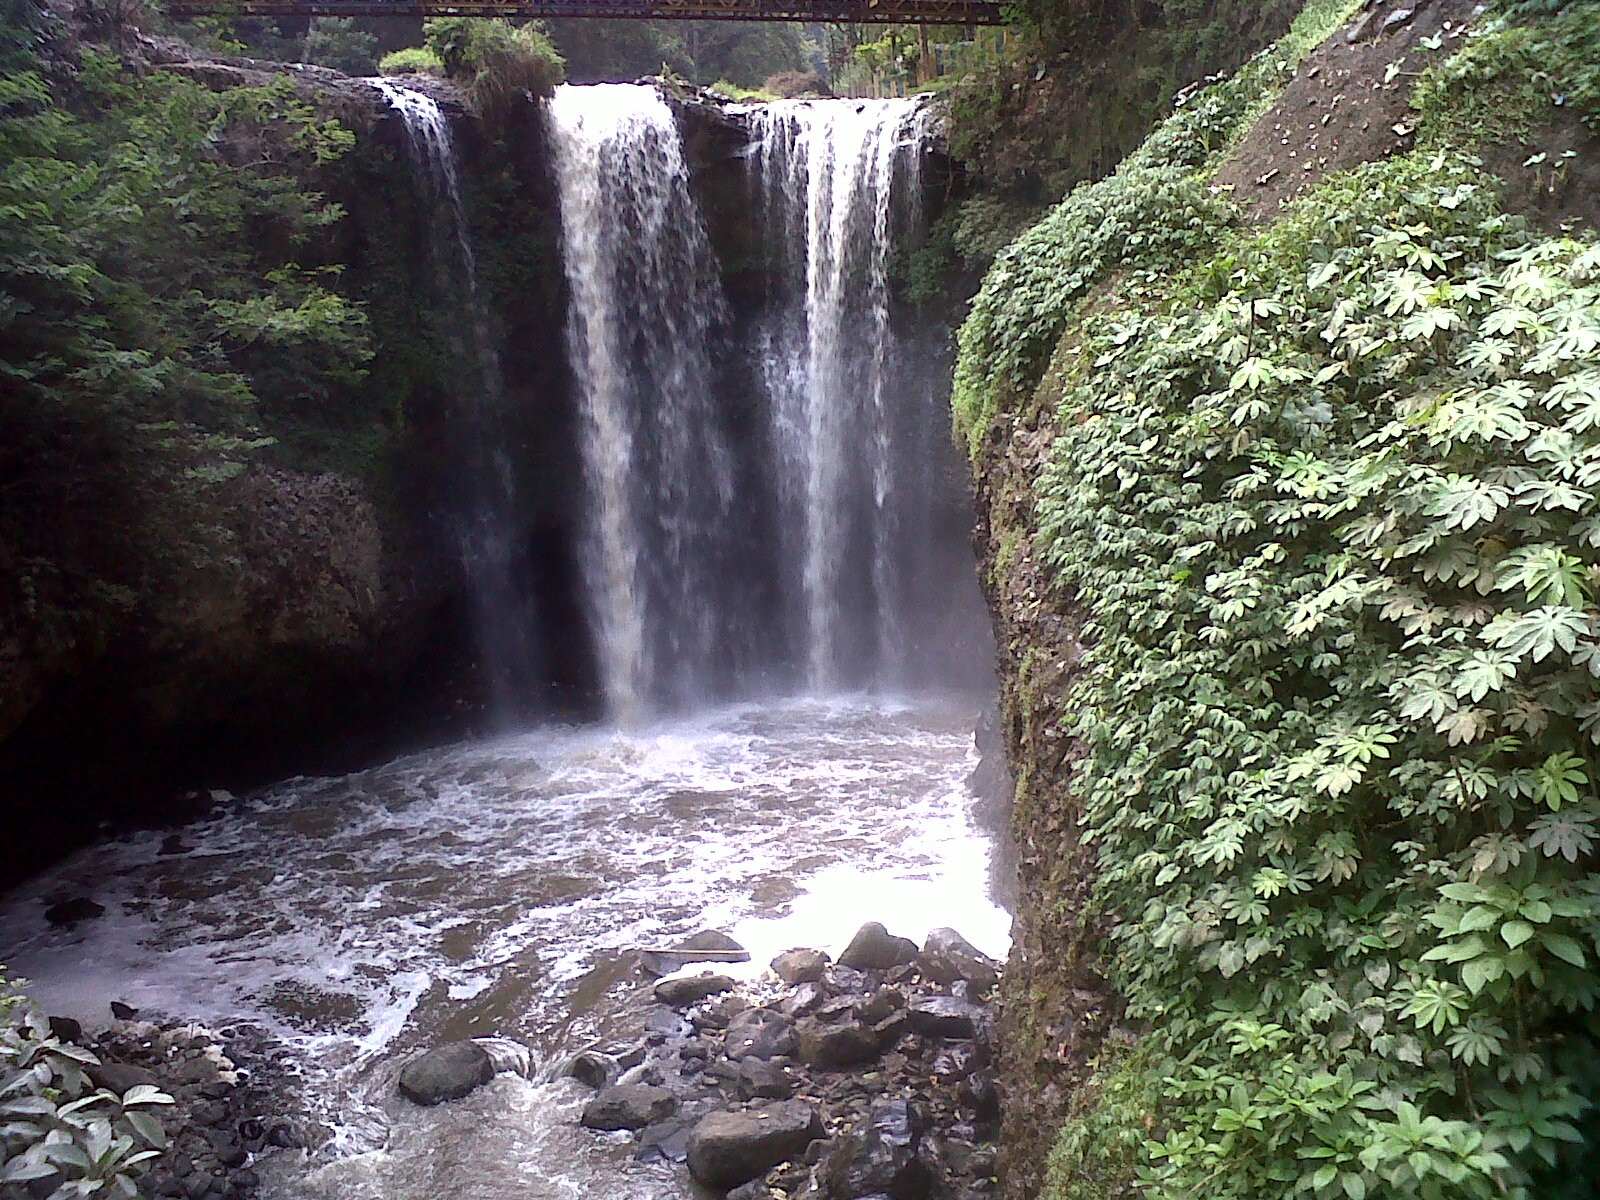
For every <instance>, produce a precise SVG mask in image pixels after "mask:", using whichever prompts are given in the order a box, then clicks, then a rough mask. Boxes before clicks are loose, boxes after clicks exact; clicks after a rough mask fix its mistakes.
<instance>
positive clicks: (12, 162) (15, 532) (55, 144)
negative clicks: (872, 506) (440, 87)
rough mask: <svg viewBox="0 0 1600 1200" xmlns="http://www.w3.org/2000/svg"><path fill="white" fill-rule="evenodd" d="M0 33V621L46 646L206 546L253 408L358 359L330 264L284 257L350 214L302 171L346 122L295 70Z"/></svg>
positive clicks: (43, 34) (356, 330)
mask: <svg viewBox="0 0 1600 1200" xmlns="http://www.w3.org/2000/svg"><path fill="white" fill-rule="evenodd" d="M3 25H4V23H3V22H0V26H3ZM0 34H4V35H5V37H4V39H0V108H3V109H4V111H5V114H6V115H5V119H4V120H0V293H3V294H4V295H5V297H6V302H5V317H4V319H3V320H0V477H3V478H4V479H5V480H6V489H7V491H6V501H5V503H4V504H0V544H3V545H4V546H5V553H4V554H0V623H4V624H6V625H7V627H8V628H9V629H11V630H13V631H16V632H17V633H18V634H19V635H20V636H22V637H23V638H24V639H26V642H27V645H28V649H29V651H30V652H37V653H38V655H39V657H40V658H41V659H43V660H45V661H48V660H49V659H50V658H52V657H53V656H54V655H56V654H59V653H63V652H71V653H92V652H93V648H94V646H95V645H96V644H97V639H98V638H100V637H102V636H103V634H104V631H105V629H106V628H108V627H109V626H110V625H111V624H112V623H114V622H115V621H116V620H118V619H119V617H120V614H121V613H122V612H124V611H126V610H127V609H128V608H129V607H131V606H132V605H133V604H135V603H137V602H138V600H139V599H140V598H141V596H145V595H154V594H157V592H158V590H159V589H160V587H161V586H162V585H161V582H160V581H162V580H163V579H167V578H170V576H171V575H172V574H173V573H175V572H181V571H184V570H189V569H201V568H203V567H204V566H205V565H208V564H210V563H213V562H215V561H216V560H217V558H218V557H219V556H220V554H221V548H220V547H219V546H218V544H217V543H218V540H219V539H220V538H222V537H223V536H224V534H223V533H222V531H221V530H220V528H219V526H218V525H217V524H216V523H215V521H214V520H213V519H212V517H213V514H214V513H215V511H216V509H215V507H214V505H215V504H216V497H217V495H218V493H217V491H216V489H214V488H212V486H211V485H212V484H214V483H216V482H218V481H219V480H221V479H223V478H226V477H227V476H230V475H236V474H239V473H241V472H243V471H244V470H246V469H247V467H248V465H249V464H250V463H251V462H252V461H257V460H259V458H260V455H259V453H258V451H259V450H260V448H261V447H262V446H263V445H264V441H263V439H262V437H261V436H260V434H261V425H260V423H259V422H258V419H257V418H258V416H259V415H260V410H261V409H263V408H265V407H267V406H269V405H274V404H276V405H281V406H283V407H285V408H287V407H288V406H289V405H291V404H292V405H293V406H294V407H295V409H296V410H297V411H304V410H306V409H308V408H312V407H314V406H318V404H319V402H320V401H322V400H324V399H325V398H326V397H327V396H328V394H329V392H330V389H332V388H335V387H337V386H339V385H340V384H341V383H344V382H346V381H348V380H350V379H352V378H353V377H354V376H355V375H356V374H357V373H358V372H359V370H360V366H361V364H362V363H363V362H364V361H365V360H366V358H368V357H369V355H370V349H369V346H368V342H367V328H366V324H365V315H364V313H363V312H362V311H361V310H360V308H359V307H358V306H356V305H355V304H353V303H352V302H350V301H349V300H348V299H347V298H346V297H345V295H343V294H342V293H341V292H340V290H339V287H340V282H339V277H338V274H337V272H336V271H328V270H321V269H318V268H316V267H308V268H307V267H301V266H299V265H297V263H296V261H295V259H296V257H297V256H299V255H301V254H302V253H303V252H304V250H305V249H306V248H307V247H308V245H310V244H311V243H312V242H313V241H314V240H316V239H317V238H319V237H320V236H321V234H322V233H323V231H325V230H326V229H327V227H328V226H330V225H331V224H332V223H334V222H336V221H337V220H338V219H339V218H340V216H341V212H340V210H339V208H338V207H337V206H336V205H332V204H329V203H328V202H327V201H326V199H325V198H324V197H323V196H322V195H320V194H318V193H317V192H315V191H313V190H309V189H308V188H307V187H306V182H305V181H306V180H307V178H312V177H318V174H319V173H320V172H321V171H322V170H323V169H324V168H326V167H327V166H328V164H330V163H332V162H333V161H334V160H336V159H338V158H339V157H340V156H341V155H342V154H343V153H344V152H345V151H346V150H347V149H348V148H349V147H350V146H351V145H352V144H353V140H354V139H353V137H352V135H351V134H350V133H349V131H348V130H345V129H343V128H342V127H340V126H339V125H338V123H337V122H334V121H330V120H326V119H324V118H323V117H322V116H321V115H320V114H319V113H317V112H316V111H315V110H314V109H313V108H312V107H311V106H310V105H309V104H308V103H307V102H306V100H305V99H304V97H302V96H301V95H299V94H298V93H297V92H296V89H295V85H294V82H293V81H292V80H290V79H288V78H286V77H285V78H281V79H277V80H274V81H273V82H271V83H269V84H267V85H265V86H262V87H249V88H231V89H227V90H226V91H223V92H220V93H219V92H213V91H212V90H211V89H209V88H207V87H205V86H204V85H202V84H200V83H197V82H195V81H193V80H189V79H185V78H183V77H181V76H178V75H175V74H173V73H171V72H167V71H162V70H150V71H138V72H136V71H133V70H131V69H129V68H127V67H125V66H124V64H123V62H122V60H121V59H120V58H118V57H116V56H113V55H110V54H107V53H105V52H103V51H99V50H96V49H94V48H93V47H91V46H88V45H84V46H82V47H81V52H78V53H76V54H75V55H72V56H69V55H68V54H67V53H66V52H65V49H64V48H61V47H52V46H51V45H50V42H49V39H50V38H51V37H53V36H55V34H54V33H53V32H52V29H51V27H48V26H43V27H40V28H39V29H38V30H37V33H36V35H35V36H31V37H27V38H24V37H21V36H18V37H17V38H16V39H15V41H12V40H11V35H10V32H9V31H7V30H4V29H0ZM73 58H75V60H76V66H75V68H74V69H70V70H69V69H67V68H66V67H65V66H64V64H65V63H67V62H68V61H72V59H73ZM47 59H48V62H49V64H50V65H49V67H48V73H47V67H46V61H47ZM304 256H305V258H307V259H308V260H311V261H313V262H314V261H316V259H317V257H318V254H317V252H315V251H314V252H312V253H308V254H305V255H304Z"/></svg>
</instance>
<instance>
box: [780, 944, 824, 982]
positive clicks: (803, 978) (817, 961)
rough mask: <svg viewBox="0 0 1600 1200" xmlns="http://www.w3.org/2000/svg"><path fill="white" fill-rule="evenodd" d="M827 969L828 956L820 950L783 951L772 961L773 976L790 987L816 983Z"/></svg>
mask: <svg viewBox="0 0 1600 1200" xmlns="http://www.w3.org/2000/svg"><path fill="white" fill-rule="evenodd" d="M827 969H828V956H827V955H826V954H824V953H823V952H822V951H821V950H785V951H784V952H783V953H782V954H780V955H778V957H777V958H775V959H773V960H772V970H773V972H774V974H776V975H777V976H778V978H779V979H781V980H783V981H784V982H785V983H787V984H788V985H789V986H791V987H793V986H795V985H796V984H801V983H816V982H818V981H819V980H821V978H822V975H823V972H825V971H826V970H827Z"/></svg>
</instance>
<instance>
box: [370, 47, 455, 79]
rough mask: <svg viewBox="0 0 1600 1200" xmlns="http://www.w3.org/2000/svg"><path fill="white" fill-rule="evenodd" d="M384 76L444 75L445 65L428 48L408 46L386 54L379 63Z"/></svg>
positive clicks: (380, 72) (379, 70) (380, 71)
mask: <svg viewBox="0 0 1600 1200" xmlns="http://www.w3.org/2000/svg"><path fill="white" fill-rule="evenodd" d="M378 72H379V74H382V75H443V74H444V63H442V62H440V61H439V56H438V55H437V54H435V53H434V52H433V51H432V50H430V49H428V48H427V47H426V46H408V47H406V49H404V50H395V51H393V52H391V53H389V54H385V55H384V56H383V59H382V60H381V61H380V62H379V63H378Z"/></svg>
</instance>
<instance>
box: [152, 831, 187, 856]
mask: <svg viewBox="0 0 1600 1200" xmlns="http://www.w3.org/2000/svg"><path fill="white" fill-rule="evenodd" d="M191 849H193V847H191V846H190V845H189V843H188V842H186V841H184V840H183V837H182V836H181V835H180V834H176V833H169V834H167V836H166V837H164V838H162V839H161V849H159V850H157V851H156V853H157V854H160V855H173V854H188V853H189V851H190V850H191Z"/></svg>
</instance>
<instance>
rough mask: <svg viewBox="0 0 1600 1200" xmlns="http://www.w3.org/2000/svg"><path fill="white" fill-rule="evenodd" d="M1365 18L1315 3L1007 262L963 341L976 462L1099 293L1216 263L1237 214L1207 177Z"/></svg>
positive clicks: (960, 376)
mask: <svg viewBox="0 0 1600 1200" xmlns="http://www.w3.org/2000/svg"><path fill="white" fill-rule="evenodd" d="M1359 7H1360V0H1313V3H1311V4H1309V5H1307V7H1306V8H1305V10H1304V11H1303V12H1302V13H1301V15H1300V16H1299V17H1298V18H1297V19H1296V20H1295V23H1294V25H1293V27H1292V28H1291V30H1290V32H1289V34H1288V35H1287V36H1286V37H1285V38H1284V39H1283V40H1282V41H1281V42H1279V43H1278V44H1277V45H1276V46H1274V47H1272V48H1271V49H1270V50H1267V51H1264V52H1263V53H1262V54H1260V55H1258V56H1257V57H1256V58H1254V59H1252V60H1251V61H1250V62H1249V63H1248V64H1246V65H1245V67H1244V68H1243V69H1241V70H1240V71H1239V73H1238V74H1237V75H1236V76H1234V77H1233V78H1232V79H1229V80H1227V81H1225V82H1223V83H1220V84H1217V85H1214V86H1212V87H1210V88H1207V89H1206V90H1205V91H1203V92H1201V93H1200V94H1199V95H1198V96H1195V97H1194V98H1192V99H1191V100H1190V101H1189V102H1188V103H1187V104H1186V105H1184V106H1183V107H1182V108H1180V109H1179V111H1178V112H1177V113H1176V114H1175V115H1174V116H1172V117H1171V118H1169V119H1168V120H1167V121H1166V122H1165V123H1163V124H1162V126H1161V127H1160V128H1159V129H1157V130H1156V132H1155V133H1154V134H1153V135H1152V136H1151V137H1150V139H1149V140H1148V141H1147V142H1146V143H1145V144H1144V145H1143V146H1142V147H1140V149H1139V150H1137V151H1136V152H1135V153H1134V154H1132V155H1130V156H1129V158H1128V160H1127V161H1126V162H1125V163H1123V165H1122V166H1121V167H1120V168H1119V169H1118V170H1117V172H1116V173H1115V174H1114V175H1112V176H1110V177H1109V178H1107V179H1104V180H1101V181H1099V182H1097V183H1093V184H1088V185H1085V186H1082V187H1079V188H1077V189H1076V190H1074V191H1073V193H1072V194H1071V195H1070V196H1068V197H1067V199H1066V200H1064V201H1062V202H1061V204H1059V205H1058V206H1057V207H1056V208H1055V209H1054V210H1052V211H1051V213H1050V214H1049V215H1048V216H1046V217H1045V218H1044V219H1043V220H1042V221H1040V222H1039V224H1037V225H1035V226H1034V227H1033V228H1032V229H1030V230H1029V231H1028V232H1027V233H1025V234H1023V235H1022V236H1021V237H1020V238H1018V239H1017V240H1016V241H1015V242H1013V243H1012V244H1011V245H1010V246H1009V247H1007V248H1006V249H1005V250H1004V251H1002V252H1001V254H1000V256H999V257H998V258H997V259H996V261H995V265H994V267H993V268H992V269H991V270H990V272H989V274H988V276H987V277H986V278H985V280H984V284H983V288H982V290H981V291H980V292H979V293H978V296H977V299H976V300H974V302H973V307H972V313H971V315H970V316H969V317H968V318H967V322H966V324H965V325H964V326H963V327H962V329H961V334H960V351H961V352H960V357H959V359H958V361H957V366H956V375H955V391H954V397H953V406H954V413H955V420H956V427H957V430H958V431H959V432H960V433H961V434H962V436H963V437H964V438H965V440H966V442H967V444H968V447H969V450H970V451H971V453H972V454H973V456H974V457H976V456H977V453H978V451H979V449H980V447H981V445H982V443H983V439H984V437H985V435H986V434H987V431H988V428H989V425H990V422H992V421H993V420H995V418H996V417H998V416H1000V415H1001V414H1003V413H1006V412H1011V411H1014V410H1015V409H1016V408H1018V407H1019V406H1025V405H1026V404H1027V401H1028V399H1029V398H1030V396H1031V395H1032V392H1033V389H1034V387H1035V386H1037V384H1038V382H1039V379H1040V377H1041V376H1042V375H1043V373H1044V368H1045V365H1046V363H1047V362H1048V361H1049V357H1050V354H1051V351H1052V350H1054V348H1055V345H1056V342H1057V341H1058V340H1059V339H1060V337H1061V331H1062V329H1063V328H1064V327H1065V325H1066V321H1067V317H1068V315H1069V313H1070V312H1071V310H1072V307H1073V305H1075V304H1076V303H1077V302H1078V301H1080V300H1081V299H1082V298H1083V297H1084V296H1085V295H1087V294H1088V293H1089V292H1090V291H1092V290H1093V289H1094V287H1095V286H1096V285H1097V284H1099V283H1101V282H1103V281H1104V280H1106V279H1108V278H1109V277H1110V276H1112V275H1113V274H1116V273H1118V272H1121V271H1139V272H1163V271H1169V270H1174V269H1177V268H1178V267H1180V266H1181V265H1182V264H1184V263H1186V262H1191V261H1193V260H1194V259H1195V258H1196V257H1197V256H1199V255H1201V254H1204V253H1207V252H1209V251H1210V249H1211V248H1212V247H1213V246H1214V245H1215V242H1216V238H1217V236H1218V234H1219V231H1220V230H1221V229H1222V228H1223V227H1224V226H1225V225H1226V223H1227V222H1228V220H1229V218H1230V214H1231V206H1230V205H1229V204H1228V203H1227V202H1226V200H1224V199H1222V198H1218V197H1213V196H1211V195H1209V193H1208V192H1207V191H1206V187H1205V176H1206V175H1207V174H1208V173H1209V171H1210V170H1211V169H1214V168H1215V166H1216V164H1217V162H1218V160H1219V159H1220V157H1221V154H1222V152H1223V151H1225V150H1226V149H1227V147H1228V146H1229V145H1231V144H1232V142H1233V141H1234V140H1235V139H1236V138H1237V137H1239V136H1240V135H1241V134H1242V133H1243V132H1244V131H1245V130H1247V129H1249V127H1250V125H1251V124H1252V123H1253V122H1254V121H1255V119H1256V117H1258V116H1259V115H1260V114H1261V113H1262V112H1264V111H1266V109H1267V108H1268V107H1269V106H1270V105H1271V103H1272V101H1273V99H1274V98H1275V96H1276V95H1277V93H1278V91H1279V90H1280V89H1281V88H1282V87H1283V85H1284V84H1285V83H1287V82H1288V81H1289V80H1290V79H1291V78H1293V75H1294V71H1295V69H1296V68H1297V67H1298V65H1299V63H1300V60H1301V59H1303V58H1304V57H1305V56H1306V55H1307V54H1308V53H1310V52H1311V50H1313V49H1314V48H1315V47H1316V46H1317V45H1319V44H1320V43H1321V42H1322V41H1323V40H1324V39H1325V38H1327V36H1328V35H1329V34H1331V33H1332V32H1333V31H1334V30H1335V29H1337V28H1338V27H1339V26H1340V25H1341V24H1343V23H1344V21H1345V19H1346V18H1347V17H1348V16H1349V15H1350V14H1351V13H1352V12H1354V11H1355V10H1356V9H1357V8H1359ZM1175 214H1183V217H1184V219H1183V220H1181V221H1178V220H1174V219H1173V218H1174V216H1175Z"/></svg>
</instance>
